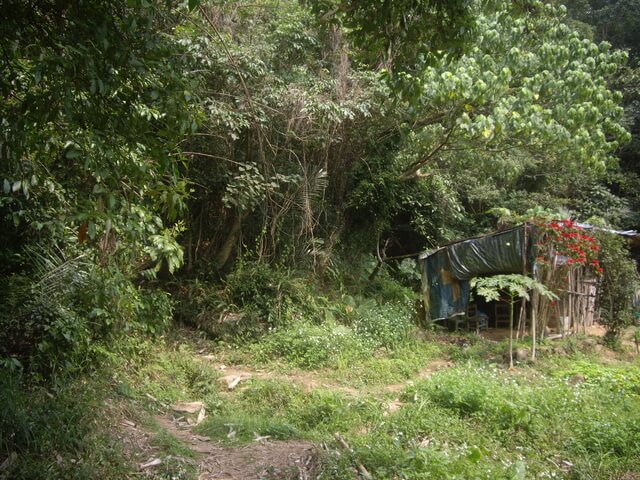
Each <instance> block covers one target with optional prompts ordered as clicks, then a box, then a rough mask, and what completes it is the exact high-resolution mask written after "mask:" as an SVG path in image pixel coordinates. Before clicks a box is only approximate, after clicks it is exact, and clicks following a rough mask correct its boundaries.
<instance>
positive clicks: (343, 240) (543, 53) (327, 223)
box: [0, 0, 640, 478]
mask: <svg viewBox="0 0 640 480" xmlns="http://www.w3.org/2000/svg"><path fill="white" fill-rule="evenodd" d="M561 3H564V4H565V5H562V4H561ZM0 10H1V11H0V42H1V43H0V72H1V74H0V91H1V93H2V100H1V103H0V124H1V128H0V183H2V186H1V187H0V305H2V307H3V308H2V309H1V311H0V369H2V371H3V372H6V375H5V373H2V380H0V387H1V388H3V390H4V391H5V392H8V393H7V394H6V395H4V397H3V400H2V402H3V403H1V404H0V407H1V406H2V405H4V406H5V407H6V408H0V409H1V410H4V413H2V414H0V428H1V430H2V431H3V432H2V434H1V435H0V460H1V459H3V458H7V459H10V458H13V457H12V454H13V453H14V452H22V451H28V450H29V449H30V448H32V446H33V445H34V444H37V442H35V441H34V440H33V439H34V438H35V437H36V436H38V433H37V428H36V427H34V425H33V424H31V423H30V421H29V420H28V418H26V416H23V417H21V416H20V414H19V413H16V412H19V411H20V409H21V408H23V407H20V405H23V406H24V405H25V404H26V402H27V400H26V398H27V397H28V395H29V392H34V391H36V390H37V389H38V388H43V389H56V388H63V387H61V386H62V385H64V384H65V382H67V381H70V380H69V379H77V378H82V376H83V375H86V374H87V373H88V372H93V371H98V370H99V369H100V368H102V366H103V365H106V364H109V363H110V362H114V361H117V360H116V359H117V358H120V357H126V358H132V359H133V358H138V356H140V355H142V356H144V355H145V354H146V353H144V352H145V351H146V352H147V353H148V351H147V350H145V349H147V347H148V346H149V344H148V343H145V342H149V340H148V339H150V338H151V339H153V338H162V337H161V336H162V335H165V334H167V335H171V332H172V330H173V329H174V328H175V325H176V324H180V325H183V326H184V325H187V326H189V328H195V329H197V330H199V331H201V332H204V334H206V335H207V336H208V338H210V339H213V341H215V342H220V344H221V345H226V346H229V345H235V346H237V347H238V348H243V346H245V345H250V347H247V348H249V350H248V351H250V352H252V353H251V354H252V355H254V357H255V358H267V357H268V358H271V357H279V358H284V359H287V360H286V361H287V362H290V363H291V364H292V365H295V366H296V367H297V368H312V367H315V366H319V365H320V366H322V367H327V368H331V366H332V364H331V361H330V359H331V358H333V357H332V355H334V353H335V352H333V351H332V350H331V348H333V347H335V348H337V349H341V348H342V349H343V350H344V351H352V352H353V355H356V356H358V355H360V357H357V358H360V359H362V358H365V357H367V356H371V355H374V353H375V352H378V351H379V350H380V349H385V351H387V350H388V351H393V349H394V348H396V347H398V346H399V345H401V344H403V342H404V341H405V340H406V338H408V337H410V336H411V335H410V334H409V333H408V332H409V331H412V332H413V331H414V330H413V329H415V325H416V324H418V325H420V326H424V325H421V322H422V318H423V313H420V311H419V310H420V309H419V307H416V306H417V305H419V304H420V297H419V294H418V291H419V278H420V276H419V273H417V272H416V268H415V264H414V261H413V260H412V257H413V256H415V255H417V253H419V252H421V251H423V250H427V249H431V248H434V247H436V246H439V245H443V244H446V243H448V242H452V241H454V240H458V239H461V238H465V237H470V236H475V235H479V234H484V233H487V232H490V231H494V230H497V229H501V228H505V227H506V226H509V225H513V224H515V223H517V222H521V221H525V220H531V219H537V220H540V221H544V222H549V221H553V220H558V219H569V218H571V219H573V220H576V221H579V222H588V223H591V224H593V225H597V226H600V227H606V228H612V229H624V230H626V229H635V230H638V229H640V166H639V165H640V162H639V158H640V87H639V84H638V80H639V78H640V50H639V46H640V1H638V0H609V1H604V0H590V1H589V0H567V1H566V2H550V3H544V2H540V1H535V0H523V1H506V0H486V1H485V0H474V1H465V0H454V1H445V2H443V1H440V0H399V1H393V2H388V1H385V2H372V3H371V4H370V5H369V4H367V2H358V1H355V0H301V1H293V0H291V1H289V0H258V1H254V2H244V1H218V0H189V1H184V2H176V1H154V0H128V1H127V2H123V1H118V0H102V1H99V2H84V1H80V0H77V1H71V2H61V1H57V0H36V1H17V0H7V1H4V2H3V7H2V9H0ZM600 242H601V244H602V245H606V246H607V248H606V249H604V248H603V250H602V252H601V253H600V256H599V261H600V265H602V266H603V267H604V268H603V272H602V278H601V282H602V284H603V285H604V286H605V288H604V289H603V291H604V292H605V293H604V295H607V297H606V298H607V299H609V300H611V299H615V302H614V301H611V302H610V303H611V305H610V306H609V307H608V308H606V307H603V310H602V311H603V313H602V315H603V318H602V321H603V323H604V324H605V325H606V326H608V327H609V330H610V332H613V333H614V335H613V336H614V337H616V336H618V335H619V334H620V333H621V332H623V331H624V329H625V328H626V327H628V326H630V325H632V323H633V309H632V305H631V297H632V295H633V293H634V289H635V288H636V285H637V282H638V274H637V264H636V262H637V259H635V260H634V258H633V256H632V255H631V254H630V253H629V252H628V250H627V249H626V246H625V244H624V242H623V241H622V240H621V239H619V238H617V237H615V236H614V235H604V234H603V237H602V238H601V239H600ZM602 304H603V305H604V301H603V302H602ZM336 325H337V327H336ZM338 327H339V328H343V327H344V328H349V329H353V330H354V332H356V333H357V335H360V336H361V337H358V340H357V341H356V340H353V341H354V342H356V343H353V344H350V343H349V342H350V341H352V340H350V339H349V338H350V337H348V336H346V337H345V336H340V335H339V334H337V333H335V332H336V331H337V330H336V328H338ZM339 328H338V330H339ZM294 330H295V331H296V332H298V333H292V332H294ZM414 333H415V332H414ZM421 334H424V331H422V333H421ZM296 335H297V336H296ZM134 338H135V339H137V340H136V341H139V342H140V343H139V344H137V343H136V341H133V340H132V339H134ZM306 338H325V339H329V341H330V342H335V345H333V346H329V345H324V346H322V347H318V348H319V350H314V349H313V348H311V347H309V345H308V344H306V343H305V341H306V340H305V339H306ZM260 339H263V340H264V342H263V343H260V341H259V340H260ZM363 339H364V340H363ZM612 341H613V342H614V343H615V342H616V341H617V340H616V339H615V338H614V339H613V340H612ZM256 342H257V343H256ZM340 342H346V343H344V344H343V343H340ZM140 345H145V347H144V348H142V347H140ZM256 345H258V346H256ZM259 345H262V346H259ZM543 347H544V345H543ZM245 353H246V352H245ZM261 355H262V356H261ZM412 355H413V354H412ZM416 355H417V356H416V357H415V358H421V359H423V358H422V357H420V356H419V355H418V354H416ZM341 358H342V357H341ZM345 358H346V357H345ZM343 360H344V359H343ZM132 361H133V362H135V361H136V360H132ZM345 361H347V360H345ZM136 368H137V367H136ZM414 373H415V372H414ZM389 378H392V376H391V377H389ZM393 378H395V377H393ZM393 378H392V379H393ZM448 381H449V380H448ZM450 381H451V382H453V380H450ZM487 381H489V380H487ZM492 385H493V384H492ZM494 387H495V388H496V389H498V388H499V386H498V385H493V386H492V387H491V388H494ZM424 388H427V387H424ZM428 388H431V387H428ZM452 388H454V387H452ZM455 388H457V387H455ZM483 388H484V387H483ZM418 390H419V388H418ZM44 391H45V393H46V392H47V391H48V390H44ZM432 393H433V392H432ZM65 395H68V393H65ZM292 395H293V393H292ZM295 395H297V393H296V394H295ZM416 395H417V394H416ZM434 395H435V394H434ZM72 397H73V394H71V398H72ZM296 398H297V397H296ZM416 398H417V397H416ZM169 400H175V398H167V401H169ZM21 402H23V403H21ZM65 405H66V404H65ZM64 408H66V407H64ZM314 408H315V407H314ZM461 408H462V407H461ZM523 408H524V407H523ZM21 422H22V423H21ZM35 423H36V424H37V422H35ZM6 432H12V433H6ZM16 432H18V433H16ZM38 448H40V447H38ZM381 448H382V447H381ZM356 450H357V449H356ZM46 451H47V447H46V446H43V447H42V451H41V452H40V454H41V455H46V453H44V452H46ZM631 456H633V455H630V457H631ZM25 468H26V467H25ZM345 468H346V467H345ZM381 468H382V467H381ZM514 468H515V467H514ZM2 471H3V469H2V468H0V478H2ZM25 471H26V470H25ZM340 471H342V470H340ZM381 472H382V470H381ZM91 474H92V473H87V475H89V477H90V475H91ZM25 475H26V474H25ZM61 475H62V474H61ZM114 475H115V474H114ZM336 475H337V476H336V477H335V478H340V476H339V475H340V474H339V473H338V474H336ZM505 475H507V474H505ZM89 477H87V478H89ZM25 478H28V476H27V477H25ZM42 478H47V476H46V475H45V476H44V477H42ZM83 478H84V477H83ZM114 478H118V477H114ZM123 478H124V477H123ZM327 478H330V477H327ZM381 478H385V477H381ZM389 478H391V477H389ZM402 478H404V477H402ZM488 478H489V477H488ZM505 478H507V477H505ZM509 478H525V477H517V476H516V477H509ZM580 478H583V477H580ZM584 478H587V477H584ZM593 478H596V477H593ZM634 478H635V477H634Z"/></svg>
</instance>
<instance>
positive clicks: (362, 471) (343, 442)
mask: <svg viewBox="0 0 640 480" xmlns="http://www.w3.org/2000/svg"><path fill="white" fill-rule="evenodd" d="M333 437H334V438H335V439H336V442H338V445H340V447H342V448H343V449H344V450H346V451H348V452H349V453H352V454H353V453H355V452H354V451H353V448H351V447H350V446H349V444H348V443H347V441H346V440H345V439H344V438H342V435H340V434H339V433H337V432H336V433H334V434H333ZM358 473H359V474H360V476H361V477H362V478H364V479H365V480H373V476H372V475H371V474H370V473H369V471H368V470H367V469H366V468H365V467H364V465H362V464H361V463H358Z"/></svg>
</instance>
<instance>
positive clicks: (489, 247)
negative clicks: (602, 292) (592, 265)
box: [419, 221, 638, 334]
mask: <svg viewBox="0 0 640 480" xmlns="http://www.w3.org/2000/svg"><path fill="white" fill-rule="evenodd" d="M566 222H567V223H568V222H569V221H566ZM571 224H572V225H574V226H576V227H578V228H579V229H584V230H589V229H593V228H594V227H592V226H591V225H587V224H573V222H571ZM560 225H562V222H560ZM607 231H609V232H611V233H616V234H619V235H624V236H628V237H633V238H635V239H637V238H638V237H637V236H638V234H637V232H621V231H615V230H607ZM542 235H544V233H543V232H542V231H541V230H540V229H539V228H538V227H536V226H535V225H533V224H529V223H525V224H522V225H519V226H517V227H514V228H510V229H508V230H503V231H498V232H493V233H490V234H487V235H483V236H478V237H473V238H468V239H465V240H461V241H457V242H453V243H450V244H448V245H444V246H442V247H440V248H437V249H434V250H430V251H427V252H424V253H422V254H421V255H420V256H419V265H420V270H421V273H422V293H423V301H424V306H425V312H426V321H427V323H433V322H438V321H442V322H443V323H445V322H447V321H449V323H453V325H454V326H455V327H458V326H459V324H460V323H467V325H468V324H469V320H470V319H473V320H475V326H476V327H477V328H481V327H492V326H493V327H501V326H506V325H508V322H507V321H506V320H507V318H508V317H507V316H506V312H507V311H508V308H507V306H506V303H505V302H492V303H490V304H487V303H485V302H483V301H482V299H477V300H476V299H471V298H470V297H471V291H470V290H471V289H470V284H469V281H470V280H471V279H472V278H473V277H481V276H491V275H500V274H514V273H518V274H524V275H528V276H532V277H533V278H535V279H536V280H537V281H539V282H541V283H543V284H544V285H545V286H547V287H548V288H550V289H553V290H554V291H556V292H558V291H559V292H560V295H559V299H558V300H548V299H546V298H543V297H539V296H537V295H536V294H533V295H532V297H531V301H530V302H520V303H519V304H518V305H516V309H515V310H516V321H517V322H518V329H519V331H522V332H524V329H525V326H526V324H527V321H528V319H531V318H535V319H536V327H537V329H539V330H538V331H540V332H543V331H544V330H545V329H547V327H548V328H550V329H554V330H555V331H556V332H557V333H561V334H564V333H568V332H575V331H578V329H579V328H582V329H584V330H586V328H587V327H588V326H590V325H592V324H593V322H594V320H595V318H596V316H597V315H596V294H597V287H598V281H597V278H595V275H594V274H593V272H592V270H593V269H588V268H577V267H576V266H571V268H563V267H566V266H568V265H567V264H571V262H572V260H571V259H570V258H567V257H563V256H562V255H559V254H557V253H556V252H553V253H552V254H551V255H550V258H548V259H544V260H543V261H542V262H541V261H540V257H537V260H536V256H537V255H539V252H536V251H535V245H536V242H538V241H539V239H540V237H541V236H542ZM485 318H486V320H485Z"/></svg>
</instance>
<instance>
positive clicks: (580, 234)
mask: <svg viewBox="0 0 640 480" xmlns="http://www.w3.org/2000/svg"><path fill="white" fill-rule="evenodd" d="M536 226H537V227H538V241H537V243H536V247H537V257H536V261H537V262H538V263H539V264H549V263H550V262H551V261H552V260H553V258H554V256H555V255H558V256H560V257H564V258H566V265H568V266H583V267H589V268H591V269H593V271H595V272H597V273H598V274H602V273H603V269H602V267H601V266H600V262H599V260H598V255H599V253H598V252H599V251H600V244H599V242H598V240H597V239H596V238H594V237H592V236H590V235H587V234H585V233H584V229H583V228H582V227H580V226H579V225H578V224H576V223H575V222H574V221H572V220H570V219H567V220H558V221H553V222H549V223H539V224H536Z"/></svg>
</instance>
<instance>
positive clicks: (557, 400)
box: [326, 362, 640, 479]
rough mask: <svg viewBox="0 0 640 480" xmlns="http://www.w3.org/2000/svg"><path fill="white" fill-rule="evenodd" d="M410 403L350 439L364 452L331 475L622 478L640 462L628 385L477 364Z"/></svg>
mask: <svg viewBox="0 0 640 480" xmlns="http://www.w3.org/2000/svg"><path fill="white" fill-rule="evenodd" d="M599 368H601V369H606V368H607V367H605V366H600V367H599ZM402 399H403V400H404V401H405V402H406V404H405V406H404V407H403V408H402V409H400V410H399V411H398V412H395V413H394V414H392V415H390V416H389V417H388V418H386V419H385V421H384V422H382V423H379V424H377V425H376V426H375V427H374V428H373V429H371V430H370V431H369V432H368V433H367V434H366V435H362V436H353V437H352V438H351V439H350V441H351V442H352V444H353V445H356V446H357V447H356V449H355V450H356V454H355V455H354V456H353V457H352V458H351V459H350V460H345V459H341V460H340V461H338V462H337V465H336V466H335V468H336V470H335V471H336V472H340V473H336V474H332V475H326V477H327V478H340V475H341V474H344V472H345V469H346V468H348V465H349V464H350V463H351V464H352V463H354V462H361V463H363V464H365V465H366V466H367V468H368V469H369V470H370V471H371V472H372V473H373V474H374V477H376V478H393V477H394V476H397V477H398V478H487V479H489V478H505V479H507V478H533V477H536V478H553V477H568V476H571V475H573V478H616V476H619V475H622V474H623V473H624V472H629V471H631V472H637V471H638V468H640V461H639V460H638V458H640V435H639V434H640V398H639V397H638V395H637V394H635V393H633V392H632V391H629V390H625V391H621V390H616V391H612V390H611V389H610V388H609V386H608V385H605V384H604V383H601V384H586V383H585V384H581V385H578V386H573V385H570V384H568V383H567V382H566V381H565V380H564V379H559V378H553V377H546V376H538V377H535V378H532V377H529V376H517V375H513V374H511V373H509V372H507V371H504V370H500V369H496V368H488V367H486V366H484V365H483V364H478V363H473V362H472V363H468V364H463V365H460V366H458V367H456V368H453V369H449V370H447V371H443V372H440V373H437V374H435V375H433V376H432V377H431V378H429V379H428V380H424V381H421V382H418V383H416V384H415V385H414V386H412V387H409V388H407V389H406V390H405V392H404V394H403V397H402Z"/></svg>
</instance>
